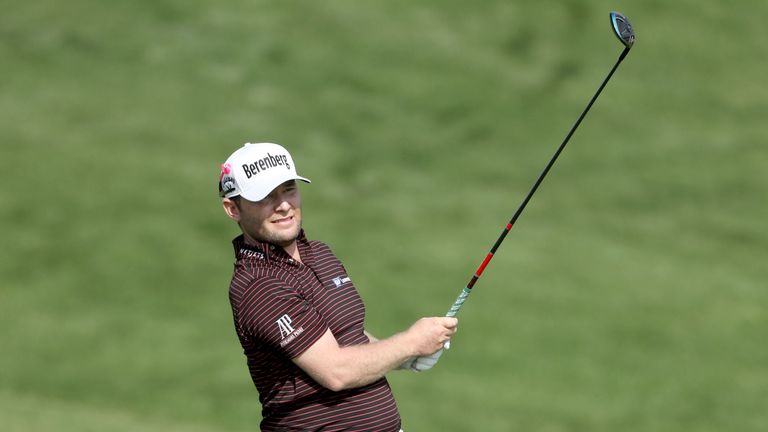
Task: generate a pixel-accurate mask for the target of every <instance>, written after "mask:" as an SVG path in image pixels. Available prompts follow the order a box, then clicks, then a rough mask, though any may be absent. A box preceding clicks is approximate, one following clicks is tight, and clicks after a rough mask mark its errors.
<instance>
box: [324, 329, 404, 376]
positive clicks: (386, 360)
mask: <svg viewBox="0 0 768 432" xmlns="http://www.w3.org/2000/svg"><path fill="white" fill-rule="evenodd" d="M412 346H413V344H412V343H410V342H408V341H407V336H406V335H405V334H404V333H398V334H395V335H393V336H391V337H388V338H386V339H381V340H379V339H376V338H371V343H369V344H365V345H355V346H350V347H344V348H341V351H342V353H343V355H342V356H341V358H340V362H339V365H338V367H339V370H338V371H339V373H340V376H343V377H344V378H343V380H344V381H345V382H346V384H347V385H346V386H345V388H353V387H359V386H363V385H366V384H370V383H372V382H374V381H376V380H378V379H380V378H381V377H383V376H384V375H385V374H387V373H388V372H390V371H392V370H394V369H398V368H399V367H400V366H401V365H402V364H403V363H404V362H405V361H406V360H409V359H411V358H413V357H415V356H416V354H415V353H414V352H413V349H412V348H411V347H412Z"/></svg>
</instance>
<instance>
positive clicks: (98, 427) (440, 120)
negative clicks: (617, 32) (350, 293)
mask: <svg viewBox="0 0 768 432" xmlns="http://www.w3.org/2000/svg"><path fill="white" fill-rule="evenodd" d="M0 6H2V8H1V9H2V11H3V13H2V17H0V176H2V178H1V180H2V194H1V195H0V198H1V200H0V230H1V232H2V245H3V247H2V252H0V350H1V351H2V354H0V429H1V430H3V431H6V432H33V431H139V432H144V431H146V432H154V431H193V432H198V431H199V432H205V431H249V430H256V429H257V425H258V421H259V418H260V417H259V412H260V406H259V404H258V398H257V393H256V391H255V389H254V388H253V385H252V384H251V383H250V380H249V377H248V374H247V370H246V366H245V362H244V357H243V356H242V353H241V350H240V348H239V345H238V342H237V339H236V337H235V334H234V331H233V329H232V323H231V315H230V310H229V305H228V302H227V286H228V281H229V277H230V272H231V268H232V267H231V265H232V251H231V246H230V244H229V241H230V239H231V238H232V237H234V235H235V234H236V232H237V230H236V226H235V225H233V224H232V223H230V222H229V221H228V220H227V219H226V218H225V216H224V214H223V212H222V211H221V209H220V206H219V203H218V198H217V196H216V193H215V190H214V189H215V186H214V183H215V181H216V178H217V176H218V169H219V164H220V163H221V162H222V161H223V160H224V159H225V158H226V157H227V156H228V155H229V153H230V152H232V151H233V150H234V149H235V148H237V147H238V146H240V145H241V144H242V143H244V142H247V141H275V142H279V143H282V144H284V145H286V146H288V147H289V148H290V149H291V150H292V152H293V153H294V157H295V159H296V160H297V163H298V165H299V170H300V172H301V173H302V174H303V175H305V176H307V177H309V178H311V179H312V180H313V184H312V185H308V186H306V187H303V197H304V212H305V219H306V221H305V227H306V229H307V231H308V233H309V235H310V236H311V237H312V238H317V239H322V240H325V241H326V242H328V243H329V244H331V246H332V247H333V248H334V250H335V251H336V253H337V254H338V255H339V256H340V257H341V258H342V260H343V261H344V263H345V265H346V266H347V268H348V270H349V272H350V274H351V276H352V278H353V280H354V281H355V283H356V285H357V287H358V288H359V290H360V292H361V294H362V295H363V297H364V299H365V301H366V304H367V308H368V320H367V327H368V328H369V330H370V331H372V332H373V333H374V334H376V335H378V336H386V335H389V334H392V333H394V332H397V331H400V330H402V329H404V328H405V327H407V326H408V325H409V324H410V323H411V322H412V321H414V320H415V319H416V318H418V317H420V316H423V315H439V314H442V313H444V312H445V310H446V309H447V308H448V306H450V304H451V302H452V301H453V300H454V298H455V296H456V295H457V294H458V292H459V290H460V289H461V287H462V286H463V285H464V284H465V283H466V282H467V280H468V279H469V277H470V276H471V274H472V272H473V271H474V269H475V268H476V266H477V265H478V264H479V262H480V261H481V260H482V258H483V257H484V255H485V253H486V251H487V249H488V248H489V247H490V246H491V244H492V243H493V241H494V240H495V239H496V236H497V235H498V234H499V233H500V231H501V229H502V227H503V226H504V224H505V223H506V221H507V220H508V219H509V217H510V216H511V214H512V213H513V212H514V210H515V209H516V208H517V205H518V204H519V202H520V200H521V199H522V198H523V196H524V195H525V193H526V192H527V190H528V188H529V187H530V185H531V184H532V182H533V180H534V179H535V177H536V175H538V173H539V172H540V170H541V169H542V168H543V166H544V164H545V163H546V161H547V160H548V158H549V157H550V156H551V154H552V152H553V151H554V149H555V148H556V146H557V144H559V143H560V141H561V140H562V138H563V136H564V135H565V133H566V132H567V130H568V128H569V127H570V126H571V124H572V123H573V121H574V120H575V119H576V117H577V116H578V114H579V113H580V112H581V110H582V108H583V107H584V105H585V104H586V102H587V101H588V100H589V97H591V95H592V94H593V92H594V91H595V89H596V88H597V86H598V84H599V83H600V81H601V80H602V79H603V77H604V76H605V74H606V73H607V72H608V70H609V68H610V66H611V65H612V64H613V63H614V61H615V60H616V58H617V56H618V54H619V53H620V51H621V48H622V47H621V45H620V44H619V43H618V42H617V41H616V40H615V39H614V36H613V35H612V34H611V31H610V29H609V24H608V17H607V15H608V11H610V10H614V9H615V10H620V11H622V12H624V13H625V14H626V15H627V16H628V17H629V18H630V19H631V20H632V23H633V24H634V26H635V28H636V32H637V44H636V46H635V48H634V49H633V50H632V53H631V54H630V55H629V56H628V57H627V59H626V60H625V62H624V63H623V64H622V66H621V67H620V69H619V70H618V72H617V74H616V75H615V76H614V78H613V80H612V82H610V83H609V85H608V87H607V88H606V90H605V91H604V93H603V95H602V96H601V99H600V100H599V101H598V103H597V104H596V105H595V106H594V108H593V110H592V112H591V113H590V115H589V116H588V118H587V119H586V121H585V122H584V124H583V125H582V126H581V127H580V129H579V130H578V131H577V133H576V135H575V136H574V138H573V139H572V140H571V143H570V145H569V147H568V148H567V149H566V151H565V152H564V153H563V155H562V157H561V159H560V160H559V161H558V163H557V165H556V166H555V167H554V169H553V171H552V172H551V173H550V175H549V176H548V178H547V180H546V181H545V183H544V184H543V185H542V187H541V188H540V190H539V192H538V194H537V196H536V197H535V198H534V200H533V201H532V202H531V204H530V205H529V207H528V209H527V210H526V213H525V214H524V215H523V216H522V217H521V219H520V220H519V222H518V224H517V226H516V228H515V229H514V230H513V232H512V233H511V234H510V236H509V237H508V238H507V241H506V243H505V244H504V246H503V247H502V249H501V250H500V251H499V253H498V254H497V256H496V258H495V259H494V261H493V262H492V263H491V265H490V266H489V267H488V269H487V271H486V273H485V275H484V277H483V279H481V281H480V282H479V283H478V285H477V287H476V289H475V294H474V295H473V297H472V298H471V299H470V300H469V302H468V303H467V304H466V306H465V308H464V309H463V310H462V314H461V317H460V318H461V330H460V332H459V333H458V334H457V336H456V338H455V340H454V343H453V348H452V350H451V351H450V352H449V353H448V354H446V355H445V356H443V358H442V359H441V361H440V363H439V364H438V366H437V367H436V368H435V369H433V370H431V371H429V372H427V373H423V374H419V375H416V374H411V373H405V372H399V373H393V374H391V376H390V382H391V384H392V386H393V388H394V392H395V394H396V397H397V400H398V403H399V406H400V409H401V413H402V416H403V421H404V427H405V428H406V430H407V431H409V432H411V431H468V430H494V431H508V430H525V431H546V432H560V431H616V430H622V431H648V432H651V431H652V432H661V431H765V430H768V411H767V410H766V407H768V344H767V343H766V341H767V340H768V339H766V333H767V331H768V313H767V311H768V294H767V293H766V281H767V280H768V270H766V261H768V260H767V258H768V228H767V227H766V220H768V203H767V202H766V189H767V188H766V185H767V184H768V149H766V142H768V127H766V118H768V85H766V79H765V77H766V76H768V61H766V60H765V59H766V55H765V41H766V40H768V30H766V26H765V25H764V22H763V21H764V17H765V16H766V14H768V4H766V3H765V2H764V1H763V0H760V1H758V0H745V1H740V2H721V1H715V0H700V1H692V0H681V1H676V2H670V1H660V0H649V1H644V2H629V1H607V0H591V1H586V0H583V1H579V0H570V1H551V0H545V1H540V2H510V1H485V2H466V1H453V0H443V1H423V2H412V1H402V0H390V1H372V2H359V1H351V0H326V1H322V2H294V1H285V2H269V1H263V0H250V1H244V0H240V1H237V0H236V1H232V2H225V3H222V2H213V1H209V0H208V1H206V0H186V1H181V0H153V1H148V0H144V1H138V0H137V1H132V2H98V1H86V0H71V1H67V2H57V1H50V0H43V1H35V2H21V1H12V0H11V1H9V0H0Z"/></svg>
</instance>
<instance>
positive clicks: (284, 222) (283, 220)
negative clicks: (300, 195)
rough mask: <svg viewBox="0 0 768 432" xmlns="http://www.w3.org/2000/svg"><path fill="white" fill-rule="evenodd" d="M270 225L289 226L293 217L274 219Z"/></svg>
mask: <svg viewBox="0 0 768 432" xmlns="http://www.w3.org/2000/svg"><path fill="white" fill-rule="evenodd" d="M271 223H273V224H276V225H290V224H292V223H293V216H287V217H284V218H279V219H275V220H272V221H271Z"/></svg>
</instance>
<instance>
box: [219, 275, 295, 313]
mask: <svg viewBox="0 0 768 432" xmlns="http://www.w3.org/2000/svg"><path fill="white" fill-rule="evenodd" d="M292 294H294V290H293V289H292V288H291V287H290V286H289V285H288V284H287V283H286V281H285V280H284V277H282V275H281V274H280V272H278V271H276V269H272V268H269V267H258V266H257V267H242V266H237V267H236V268H235V272H234V274H233V275H232V281H231V282H230V284H229V300H230V302H231V303H232V306H238V305H240V304H241V303H242V302H243V301H245V300H246V299H249V300H250V301H253V300H254V299H268V298H270V297H283V296H286V295H292ZM250 301H249V303H250Z"/></svg>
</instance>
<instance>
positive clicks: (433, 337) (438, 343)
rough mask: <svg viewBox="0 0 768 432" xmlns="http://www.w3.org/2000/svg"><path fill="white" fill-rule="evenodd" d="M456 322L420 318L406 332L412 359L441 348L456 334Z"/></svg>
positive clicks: (452, 320)
mask: <svg viewBox="0 0 768 432" xmlns="http://www.w3.org/2000/svg"><path fill="white" fill-rule="evenodd" d="M457 325H458V320H457V319H456V318H450V317H431V318H422V319H420V320H418V321H416V322H415V323H414V324H413V325H412V326H411V327H410V328H409V329H408V330H407V333H408V336H409V337H410V340H411V343H412V344H413V345H412V355H413V356H414V357H425V356H429V355H432V354H434V353H435V352H437V351H438V350H440V349H442V348H443V344H445V343H446V342H447V341H449V340H450V339H451V336H453V334H454V333H456V327H457Z"/></svg>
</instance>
